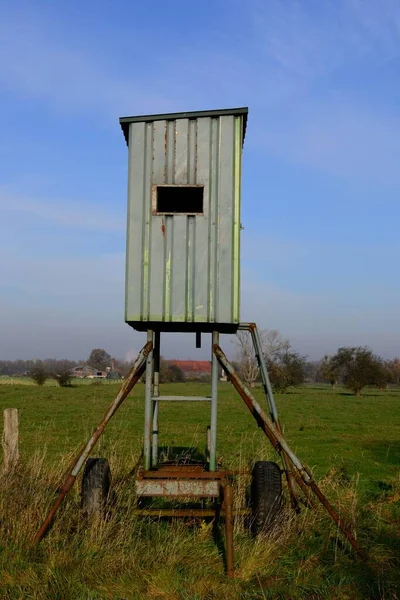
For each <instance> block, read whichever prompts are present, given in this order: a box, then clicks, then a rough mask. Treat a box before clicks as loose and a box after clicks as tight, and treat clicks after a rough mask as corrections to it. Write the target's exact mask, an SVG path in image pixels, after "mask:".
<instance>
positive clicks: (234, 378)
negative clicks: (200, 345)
mask: <svg viewBox="0 0 400 600" xmlns="http://www.w3.org/2000/svg"><path fill="white" fill-rule="evenodd" d="M213 352H214V354H215V356H216V357H217V358H218V361H219V363H220V365H221V366H222V368H223V369H224V371H225V372H226V374H227V375H228V377H229V379H230V381H231V382H232V384H233V386H234V387H235V388H236V390H237V391H238V392H239V394H240V396H241V397H242V399H243V400H244V402H245V404H246V406H247V407H248V409H249V410H250V412H251V414H252V415H253V417H254V418H255V420H256V421H257V423H258V425H259V427H261V429H262V430H263V431H264V433H265V435H266V436H267V438H268V439H269V440H270V442H271V444H272V445H273V446H274V448H275V449H276V450H277V452H278V453H279V454H280V453H281V452H284V453H285V454H286V455H287V457H288V458H289V459H290V460H291V462H292V463H293V465H294V467H295V468H296V469H297V471H298V472H299V474H300V476H301V478H302V479H303V481H304V483H305V484H306V485H308V486H309V487H310V488H311V490H312V491H313V492H314V494H315V495H316V497H317V498H318V500H319V501H320V502H321V504H322V505H323V506H324V508H325V509H326V510H327V511H328V513H329V514H330V516H331V517H332V519H333V520H334V522H335V523H336V525H337V526H338V527H339V528H340V529H341V531H342V532H343V534H344V535H345V536H346V538H347V539H348V541H349V542H350V544H351V545H352V546H353V548H354V550H355V551H356V552H357V553H358V555H359V556H360V557H361V558H362V559H363V560H365V561H366V560H368V557H367V555H366V553H365V552H364V550H362V549H361V548H360V546H359V545H358V542H357V540H356V539H355V537H354V536H353V534H352V533H351V532H350V531H349V530H348V528H347V527H346V525H345V523H344V521H343V519H342V518H341V517H340V516H339V515H338V513H337V512H336V511H335V509H334V508H333V507H332V505H331V504H330V502H329V501H328V499H327V498H326V496H325V495H324V494H323V493H322V491H321V490H320V489H319V487H318V486H317V484H316V483H315V481H314V480H313V478H312V476H311V474H310V473H309V472H308V471H307V469H306V468H305V467H304V466H303V465H302V463H301V462H300V460H299V459H298V458H297V456H296V455H295V454H294V453H293V452H292V450H291V449H290V448H289V446H288V444H287V442H286V441H285V439H284V438H283V436H282V434H281V433H280V432H279V431H278V430H277V429H276V428H275V427H274V424H273V422H272V421H271V419H270V418H269V417H268V415H266V414H265V412H264V411H263V410H262V408H261V406H260V405H259V404H258V402H257V401H256V399H255V398H254V396H253V395H252V394H251V392H250V390H249V389H248V388H247V386H246V385H245V384H244V383H243V382H242V380H241V379H240V377H239V376H238V375H237V374H236V372H235V369H234V368H233V366H232V364H231V363H230V362H229V360H228V359H227V357H226V356H225V354H224V352H223V351H222V349H221V348H220V346H218V344H214V345H213Z"/></svg>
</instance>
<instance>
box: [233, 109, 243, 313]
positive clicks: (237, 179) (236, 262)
mask: <svg viewBox="0 0 400 600" xmlns="http://www.w3.org/2000/svg"><path fill="white" fill-rule="evenodd" d="M241 120H242V117H235V158H234V169H235V171H234V192H233V207H234V216H233V232H232V235H233V264H232V270H233V273H232V280H233V298H232V318H233V320H234V321H239V303H240V201H241V197H240V196H241V194H240V192H241V189H240V187H241V185H240V184H241V158H242V156H241V155H242V123H241Z"/></svg>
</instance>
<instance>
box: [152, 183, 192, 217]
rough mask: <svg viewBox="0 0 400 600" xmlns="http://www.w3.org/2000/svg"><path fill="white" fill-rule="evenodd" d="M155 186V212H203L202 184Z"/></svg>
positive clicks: (190, 213)
mask: <svg viewBox="0 0 400 600" xmlns="http://www.w3.org/2000/svg"><path fill="white" fill-rule="evenodd" d="M155 187H156V190H155V191H156V198H155V206H154V209H155V212H156V213H164V214H186V215H187V214H189V215H192V214H201V213H203V212H204V209H203V200H204V186H202V185H196V186H194V185H193V186H192V185H159V186H155Z"/></svg>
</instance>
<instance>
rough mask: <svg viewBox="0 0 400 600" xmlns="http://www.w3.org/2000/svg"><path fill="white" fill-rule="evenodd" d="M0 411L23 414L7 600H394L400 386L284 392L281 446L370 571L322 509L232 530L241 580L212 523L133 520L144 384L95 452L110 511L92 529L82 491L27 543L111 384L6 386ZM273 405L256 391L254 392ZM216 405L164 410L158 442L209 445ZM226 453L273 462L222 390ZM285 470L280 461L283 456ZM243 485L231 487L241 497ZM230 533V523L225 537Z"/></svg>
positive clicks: (1, 543)
mask: <svg viewBox="0 0 400 600" xmlns="http://www.w3.org/2000/svg"><path fill="white" fill-rule="evenodd" d="M3 383H4V385H0V409H1V411H2V410H3V409H4V408H9V407H10V408H18V409H19V421H20V431H19V435H20V465H19V467H18V468H17V470H16V471H15V472H14V473H12V474H9V475H2V476H1V479H0V486H1V487H0V490H1V492H0V493H1V495H0V598H4V599H7V598H10V599H11V598H12V599H14V598H20V599H24V600H25V599H28V598H37V599H42V598H43V599H45V598H49V599H68V600H69V599H71V600H72V599H75V598H76V599H87V600H89V599H90V600H92V599H93V600H94V599H95V600H97V599H103V598H104V599H106V598H107V599H108V598H110V599H118V600H122V599H131V598H132V599H138V600H141V599H142V598H143V599H144V598H154V599H166V600H200V599H204V600H206V599H209V600H211V599H216V600H219V599H225V598H226V599H229V600H236V599H238V600H239V599H249V600H253V599H254V600H257V599H260V600H261V599H264V598H271V599H277V598H282V599H292V598H293V599H298V598H299V599H301V598H304V599H314V598H315V599H317V598H318V599H319V598H327V599H328V598H329V599H333V598H338V599H347V598H348V599H352V600H353V599H355V600H357V599H360V600H363V599H368V598H371V599H392V598H393V599H394V598H397V597H398V596H397V590H398V589H400V578H399V570H400V561H399V556H400V481H399V464H400V435H399V429H400V390H387V391H384V392H379V391H377V390H372V389H371V390H365V391H364V393H363V395H362V396H361V397H355V396H353V395H351V394H350V393H348V392H347V391H346V390H345V389H341V388H339V389H335V390H332V389H329V387H328V386H304V387H302V388H298V389H293V390H289V392H288V393H287V394H283V395H277V398H276V400H277V405H278V410H279V413H280V417H281V422H282V424H283V425H284V431H285V437H286V439H287V441H288V443H289V444H290V446H291V448H292V449H293V450H294V451H295V452H296V454H297V455H298V456H299V458H300V459H301V460H302V461H303V462H304V463H305V464H306V465H307V466H308V467H309V468H311V470H312V471H313V473H314V476H315V478H316V480H317V481H318V482H319V483H320V485H321V487H322V489H323V490H324V492H325V493H326V495H327V496H328V497H329V499H330V500H331V501H332V503H333V504H334V505H335V506H336V508H337V509H338V510H339V511H340V512H341V514H343V515H344V514H345V515H346V516H347V517H348V520H349V522H350V523H351V524H352V526H353V527H354V530H355V532H356V534H357V538H358V540H359V542H360V544H361V545H362V546H363V547H364V548H365V549H366V550H367V551H368V553H369V555H370V557H371V559H370V562H369V563H368V564H363V563H361V562H360V560H359V559H358V558H357V556H355V555H354V553H353V551H352V549H351V547H350V546H349V545H348V544H347V542H346V541H344V539H343V538H342V536H341V535H340V534H339V533H338V531H337V529H336V528H335V525H334V523H333V522H332V521H331V520H330V519H329V517H328V516H327V515H326V513H325V512H324V510H323V509H322V508H320V509H318V510H309V509H307V508H304V509H303V510H302V512H301V514H300V515H298V516H296V515H294V514H293V513H292V511H291V510H290V507H289V506H288V503H286V507H285V509H284V513H283V517H282V520H281V522H279V523H277V525H276V528H275V529H274V530H273V531H271V532H269V533H268V534H267V535H266V536H264V537H262V538H258V539H256V540H254V539H253V538H252V537H251V536H250V535H249V533H248V530H247V527H246V524H245V523H244V522H243V520H241V519H238V520H237V522H236V523H235V568H236V578H235V579H234V580H233V581H230V580H228V579H226V577H225V575H224V548H223V543H222V542H221V540H220V541H219V542H218V541H216V540H215V539H214V538H213V535H212V526H211V525H210V524H209V523H208V522H201V523H191V522H190V523H188V522H185V521H178V520H177V521H173V522H165V521H157V520H145V519H143V518H138V517H137V516H135V515H134V514H133V513H132V509H133V508H134V507H135V506H136V499H135V494H134V478H133V476H132V474H131V472H132V470H133V469H134V467H135V465H136V464H137V462H138V460H139V458H140V450H141V441H142V431H143V408H144V386H143V384H138V385H137V387H136V388H135V389H134V391H133V392H132V394H131V395H130V396H129V397H128V399H127V400H126V401H125V403H124V404H123V406H122V407H121V408H120V410H119V412H118V413H117V414H116V415H115V417H114V418H113V419H112V421H111V422H110V424H109V426H108V427H107V429H106V432H105V434H104V436H103V438H102V439H101V440H100V442H99V443H98V445H97V447H96V448H95V452H94V454H93V456H101V457H105V458H108V460H109V462H110V465H111V471H112V476H113V491H112V503H111V508H110V514H109V515H108V518H107V520H106V521H104V522H101V523H96V524H93V525H92V526H91V527H89V526H88V524H87V523H85V522H84V521H83V519H82V516H81V514H80V510H79V502H80V496H79V492H80V482H79V481H78V482H77V485H76V487H75V488H74V489H73V490H72V492H71V493H70V495H69V497H68V499H67V501H66V502H65V504H64V505H63V506H62V508H61V509H60V511H59V514H58V516H57V518H56V521H55V524H54V526H53V528H52V530H51V531H50V532H49V534H48V536H47V537H46V538H45V540H43V542H42V543H41V544H40V545H39V546H37V547H34V548H33V547H31V544H30V542H31V540H32V538H33V536H34V534H35V532H36V529H37V528H38V527H39V525H40V523H41V521H42V520H43V518H44V516H45V515H46V512H47V511H48V509H49V507H50V505H51V503H52V501H54V499H55V497H56V490H57V486H58V485H59V483H60V478H61V476H62V474H63V472H64V470H65V468H66V466H67V465H68V463H69V462H70V460H71V458H72V457H73V455H74V453H75V452H77V450H78V449H79V447H80V446H81V445H82V443H83V442H84V441H85V440H86V439H87V438H88V436H90V434H91V431H92V430H93V428H94V427H95V426H96V425H97V423H98V421H99V420H100V418H101V417H102V416H103V414H104V412H105V409H106V407H107V406H108V404H109V402H110V401H111V400H112V398H113V397H114V396H115V394H116V393H117V390H118V385H117V384H115V383H105V382H100V383H97V382H93V383H89V384H86V385H76V386H74V387H71V388H59V387H56V386H54V385H45V386H43V387H37V386H35V385H31V384H29V382H25V383H24V384H22V383H20V382H15V381H14V382H12V385H11V384H10V383H11V382H10V381H9V380H3ZM208 391H209V386H208V385H206V384H189V383H188V384H168V385H164V386H162V392H163V393H165V394H183V393H185V394H193V395H207V393H208ZM254 393H255V395H256V397H257V398H258V399H259V401H260V402H261V403H263V402H264V403H265V399H264V398H263V394H262V390H261V389H260V388H256V389H255V390H254ZM208 417H209V406H208V405H207V404H204V403H201V404H197V403H196V404H195V403H190V404H189V403H182V404H181V403H161V409H160V444H161V445H164V446H185V447H197V448H199V449H200V450H204V447H205V443H206V427H207V425H208ZM218 458H219V461H220V463H221V464H222V465H223V466H224V467H226V468H232V469H241V470H245V469H247V468H249V467H251V464H252V463H253V462H254V461H255V460H260V459H261V460H277V458H276V456H275V454H274V451H273V449H272V448H271V446H270V444H269V442H268V440H267V439H266V438H265V437H264V436H263V434H262V432H261V430H260V429H258V428H257V426H256V423H255V421H254V420H253V418H252V416H251V415H250V413H249V412H248V410H247V408H246V406H245V405H244V403H243V401H242V400H241V398H240V397H239V396H238V395H237V393H236V392H235V390H234V389H233V387H231V385H230V384H229V383H224V384H221V385H220V390H219V421H218ZM278 462H279V461H278ZM244 478H245V476H240V477H239V479H238V481H237V484H236V485H237V490H236V492H237V493H236V498H237V503H238V505H239V504H240V503H243V502H244V491H243V490H244V487H245V484H246V481H243V479H244ZM221 531H222V532H223V528H221Z"/></svg>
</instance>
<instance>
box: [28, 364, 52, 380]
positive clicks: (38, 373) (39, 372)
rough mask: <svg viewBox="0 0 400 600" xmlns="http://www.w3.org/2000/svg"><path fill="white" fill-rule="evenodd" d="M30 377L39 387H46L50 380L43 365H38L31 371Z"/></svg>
mask: <svg viewBox="0 0 400 600" xmlns="http://www.w3.org/2000/svg"><path fill="white" fill-rule="evenodd" d="M28 375H29V377H30V378H31V379H33V381H34V382H35V383H36V384H37V385H44V384H45V383H46V380H47V379H48V374H47V373H46V371H45V370H44V368H43V366H42V365H36V366H35V367H33V369H32V370H31V371H29V373H28Z"/></svg>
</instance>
